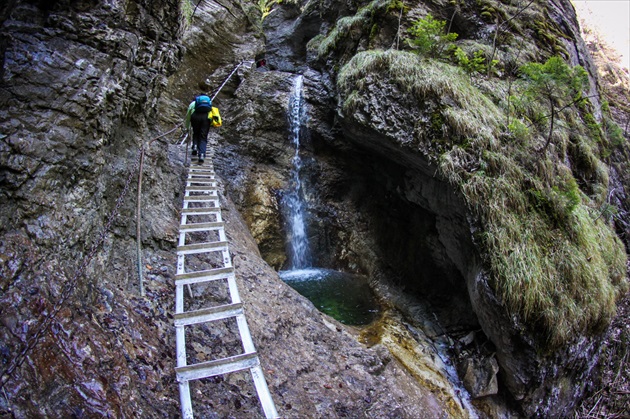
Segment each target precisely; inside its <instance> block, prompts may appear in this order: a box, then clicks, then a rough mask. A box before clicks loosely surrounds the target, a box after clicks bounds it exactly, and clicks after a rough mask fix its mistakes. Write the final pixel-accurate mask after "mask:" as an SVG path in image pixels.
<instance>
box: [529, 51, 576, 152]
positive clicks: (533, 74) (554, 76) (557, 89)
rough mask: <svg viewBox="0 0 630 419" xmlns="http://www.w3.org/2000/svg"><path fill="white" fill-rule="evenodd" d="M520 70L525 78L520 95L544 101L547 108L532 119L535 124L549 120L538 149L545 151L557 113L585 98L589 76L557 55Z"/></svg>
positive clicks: (534, 100) (536, 100) (535, 100)
mask: <svg viewBox="0 0 630 419" xmlns="http://www.w3.org/2000/svg"><path fill="white" fill-rule="evenodd" d="M520 70H521V74H522V76H523V78H524V79H525V81H526V84H525V89H524V91H523V98H524V99H526V100H529V101H532V102H540V103H543V104H544V105H545V106H546V108H547V109H548V111H549V114H548V115H542V116H538V117H536V118H535V119H534V123H539V122H541V121H542V120H544V119H549V131H548V133H547V141H546V142H545V146H544V147H543V148H542V150H541V151H542V152H543V153H544V152H545V151H546V150H547V147H548V146H549V143H550V142H551V138H552V136H553V130H554V123H555V122H556V117H557V116H558V114H559V113H560V112H562V111H563V110H564V109H566V108H568V107H570V106H571V105H574V104H576V103H578V102H581V101H584V100H586V99H585V98H584V96H582V91H583V89H584V88H585V86H586V85H587V84H588V76H587V74H586V71H585V70H584V69H583V68H582V67H581V66H579V65H578V66H575V67H573V68H571V67H569V66H568V65H567V64H566V63H565V62H564V61H563V60H562V58H560V57H551V58H550V59H548V60H547V61H546V62H545V63H544V64H540V63H529V64H525V65H524V66H522V67H521V69H520Z"/></svg>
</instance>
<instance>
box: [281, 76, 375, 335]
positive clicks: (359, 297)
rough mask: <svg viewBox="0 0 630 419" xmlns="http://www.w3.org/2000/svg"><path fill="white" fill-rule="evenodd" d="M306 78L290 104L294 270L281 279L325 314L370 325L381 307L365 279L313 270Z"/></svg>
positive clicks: (289, 217) (286, 200) (286, 198)
mask: <svg viewBox="0 0 630 419" xmlns="http://www.w3.org/2000/svg"><path fill="white" fill-rule="evenodd" d="M303 84H304V82H303V77H302V76H301V75H300V76H298V77H297V78H296V81H295V85H294V89H293V94H292V95H291V99H290V102H289V118H290V121H289V122H290V134H289V135H290V140H291V142H292V143H293V145H294V147H295V154H294V155H293V166H292V169H291V181H290V185H289V189H288V190H287V191H285V193H284V195H283V207H284V213H285V214H284V215H285V219H286V224H287V253H288V256H289V263H290V265H289V266H290V268H289V270H286V271H280V277H281V278H282V279H283V280H284V281H285V282H286V283H287V284H289V285H290V286H291V287H292V288H294V289H295V290H296V291H298V292H299V293H300V294H302V295H303V296H305V297H306V298H308V299H309V300H311V302H312V303H313V304H315V306H316V307H317V308H318V309H319V310H320V311H322V312H324V313H326V314H328V315H329V316H331V317H333V318H335V319H337V320H339V321H340V322H342V323H345V324H350V325H363V324H368V323H370V322H371V321H372V320H374V318H375V317H376V313H377V312H378V304H377V302H376V299H375V298H374V294H373V293H372V290H371V289H370V287H369V286H368V284H367V280H366V278H365V277H362V276H360V275H351V274H347V273H344V272H338V271H334V270H331V269H322V268H314V267H312V263H313V261H312V256H311V251H310V247H309V243H308V236H307V231H306V222H305V200H304V186H303V184H302V180H301V178H300V172H301V170H302V159H301V157H300V134H301V131H302V128H303V126H304V122H305V117H306V112H305V106H304V93H303V90H304V89H303Z"/></svg>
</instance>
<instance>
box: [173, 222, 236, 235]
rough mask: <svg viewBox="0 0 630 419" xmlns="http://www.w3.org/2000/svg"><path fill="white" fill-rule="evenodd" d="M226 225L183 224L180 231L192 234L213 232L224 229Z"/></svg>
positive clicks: (214, 223)
mask: <svg viewBox="0 0 630 419" xmlns="http://www.w3.org/2000/svg"><path fill="white" fill-rule="evenodd" d="M224 227H225V225H224V224H223V222H213V223H190V224H182V225H180V226H179V231H180V233H181V232H185V233H190V232H193V231H213V230H220V229H222V228H224Z"/></svg>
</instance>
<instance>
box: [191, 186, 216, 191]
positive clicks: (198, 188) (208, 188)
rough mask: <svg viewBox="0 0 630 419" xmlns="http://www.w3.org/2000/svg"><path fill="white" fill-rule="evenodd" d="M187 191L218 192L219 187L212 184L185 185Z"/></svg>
mask: <svg viewBox="0 0 630 419" xmlns="http://www.w3.org/2000/svg"><path fill="white" fill-rule="evenodd" d="M186 190H187V191H208V192H218V191H219V189H217V188H215V187H212V186H186Z"/></svg>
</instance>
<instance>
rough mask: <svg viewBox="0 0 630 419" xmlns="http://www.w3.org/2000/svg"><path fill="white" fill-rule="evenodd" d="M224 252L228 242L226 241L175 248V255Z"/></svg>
mask: <svg viewBox="0 0 630 419" xmlns="http://www.w3.org/2000/svg"><path fill="white" fill-rule="evenodd" d="M226 250H228V242H226V241H220V242H205V243H195V244H185V245H183V246H177V255H178V256H179V255H192V254H197V253H208V252H223V251H226Z"/></svg>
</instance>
